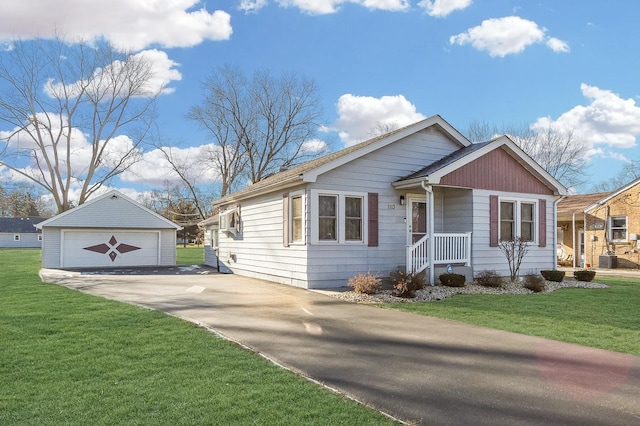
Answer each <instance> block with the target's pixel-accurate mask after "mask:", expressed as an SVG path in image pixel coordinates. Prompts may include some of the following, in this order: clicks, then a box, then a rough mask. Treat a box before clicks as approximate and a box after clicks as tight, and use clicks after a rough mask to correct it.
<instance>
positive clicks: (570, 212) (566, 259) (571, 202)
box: [557, 192, 610, 268]
mask: <svg viewBox="0 0 640 426" xmlns="http://www.w3.org/2000/svg"><path fill="white" fill-rule="evenodd" d="M609 194H610V192H598V193H594V194H577V195H568V196H566V197H564V198H563V199H562V200H560V202H558V223H557V233H558V236H557V240H558V245H557V250H558V264H559V265H560V266H570V267H573V268H585V267H591V266H593V263H592V262H591V261H589V262H587V261H586V259H585V254H586V248H587V245H586V244H585V241H586V239H585V238H586V234H585V228H584V211H585V209H586V208H587V207H589V206H591V205H593V204H594V203H597V202H598V201H600V200H601V199H603V198H605V197H606V196H608V195H609Z"/></svg>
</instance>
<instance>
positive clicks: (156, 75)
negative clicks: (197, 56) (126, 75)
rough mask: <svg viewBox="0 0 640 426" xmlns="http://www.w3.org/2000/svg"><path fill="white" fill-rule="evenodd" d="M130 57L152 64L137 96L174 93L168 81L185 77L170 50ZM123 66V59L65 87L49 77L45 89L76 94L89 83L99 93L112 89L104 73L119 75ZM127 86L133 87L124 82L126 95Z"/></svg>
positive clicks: (154, 51)
mask: <svg viewBox="0 0 640 426" xmlns="http://www.w3.org/2000/svg"><path fill="white" fill-rule="evenodd" d="M131 59H132V60H133V61H136V62H137V61H138V60H141V61H142V63H146V64H148V65H149V66H150V68H151V75H152V77H151V78H150V79H149V80H148V81H147V82H146V84H145V85H144V86H143V87H141V88H139V89H136V90H135V92H136V95H137V96H153V95H155V94H157V93H158V92H160V93H163V94H169V93H173V92H174V90H175V89H173V88H171V87H168V85H169V83H171V82H172V81H179V80H181V79H182V74H180V72H179V71H178V70H177V69H176V68H175V67H176V66H178V64H177V63H176V62H174V61H172V60H171V59H169V57H168V56H167V54H166V53H165V52H163V51H161V50H156V49H152V50H144V51H142V52H139V53H136V54H135V55H133V56H132V57H131ZM124 66H125V64H124V63H123V62H122V61H115V62H112V63H111V64H110V65H109V66H108V67H105V68H100V69H97V70H95V72H94V74H93V76H92V81H86V82H80V81H77V82H74V83H70V84H68V85H67V87H66V88H65V87H64V85H63V84H62V83H54V82H53V80H52V79H50V80H49V81H47V83H46V84H45V87H44V91H45V93H46V94H47V95H49V96H50V97H57V96H56V93H58V94H60V93H67V94H69V95H61V96H63V97H67V96H68V97H74V96H77V94H78V93H79V91H80V90H82V87H87V86H88V87H91V88H93V90H94V91H95V92H96V93H110V92H111V90H112V89H113V84H112V79H111V78H109V77H107V78H103V77H104V75H107V76H109V75H118V74H119V73H118V70H119V69H122V68H123V67H124ZM123 83H125V82H123ZM64 89H66V90H64ZM128 90H130V88H129V87H126V85H122V86H121V88H120V92H122V93H123V95H124V96H126V93H127V91H128Z"/></svg>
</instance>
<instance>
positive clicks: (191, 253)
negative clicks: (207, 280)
mask: <svg viewBox="0 0 640 426" xmlns="http://www.w3.org/2000/svg"><path fill="white" fill-rule="evenodd" d="M203 262H204V247H202V246H200V247H197V246H187V247H183V246H178V247H177V248H176V263H177V264H178V265H202V263H203Z"/></svg>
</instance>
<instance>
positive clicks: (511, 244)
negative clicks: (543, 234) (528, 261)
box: [498, 237, 529, 283]
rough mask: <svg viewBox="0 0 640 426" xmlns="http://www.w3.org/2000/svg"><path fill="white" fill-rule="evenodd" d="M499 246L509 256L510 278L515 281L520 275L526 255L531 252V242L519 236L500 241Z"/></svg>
mask: <svg viewBox="0 0 640 426" xmlns="http://www.w3.org/2000/svg"><path fill="white" fill-rule="evenodd" d="M498 247H500V251H501V252H502V254H504V256H505V257H506V258H507V264H508V265H509V278H510V279H511V282H512V283H514V282H516V281H517V280H518V276H519V275H520V265H522V261H523V260H524V257H525V256H526V254H527V253H528V252H529V242H528V241H527V240H523V239H522V238H521V237H517V238H514V239H511V240H502V241H500V244H498Z"/></svg>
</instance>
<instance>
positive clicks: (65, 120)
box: [0, 38, 162, 212]
mask: <svg viewBox="0 0 640 426" xmlns="http://www.w3.org/2000/svg"><path fill="white" fill-rule="evenodd" d="M154 77H155V76H154V73H153V71H152V66H151V64H150V62H149V61H148V60H147V59H145V57H144V56H143V55H134V54H132V53H130V52H119V51H117V50H115V49H114V48H113V47H112V46H110V45H109V44H106V43H94V44H91V45H88V44H85V43H82V42H79V43H76V44H73V45H71V44H68V43H66V42H64V41H62V39H60V38H58V39H55V40H48V41H42V40H40V41H15V42H14V43H13V48H12V49H11V50H9V51H6V52H2V53H1V54H0V82H2V83H4V86H5V87H6V89H5V90H4V91H3V93H2V94H1V95H0V125H4V126H7V125H8V126H10V127H11V128H10V129H8V131H1V132H0V165H3V166H5V167H7V168H9V169H10V170H11V171H12V173H15V174H18V175H21V176H22V177H24V178H26V179H28V180H30V181H31V182H33V183H34V184H36V185H39V186H41V187H42V188H43V189H44V190H45V191H46V192H48V193H50V194H51V195H52V197H53V199H54V201H55V204H56V207H57V210H58V212H63V211H65V210H68V209H69V208H71V207H72V201H73V200H72V199H71V193H72V191H77V192H78V193H79V197H78V201H77V203H78V204H82V203H84V202H85V201H86V200H87V198H88V197H89V196H91V195H92V194H93V193H95V192H96V191H97V190H99V189H100V188H101V187H102V186H103V185H105V184H108V183H109V182H110V180H111V179H113V178H114V177H115V176H117V175H119V174H120V173H122V172H124V171H125V170H127V168H129V167H130V166H131V165H132V164H133V163H134V162H135V161H137V160H138V158H139V155H140V149H139V145H140V143H141V142H142V140H143V138H144V137H145V135H146V132H147V130H148V129H149V124H150V121H151V119H152V118H153V105H154V102H155V100H156V97H157V96H158V95H159V94H160V93H161V91H162V87H154V85H153V79H154ZM125 132H126V136H125Z"/></svg>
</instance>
